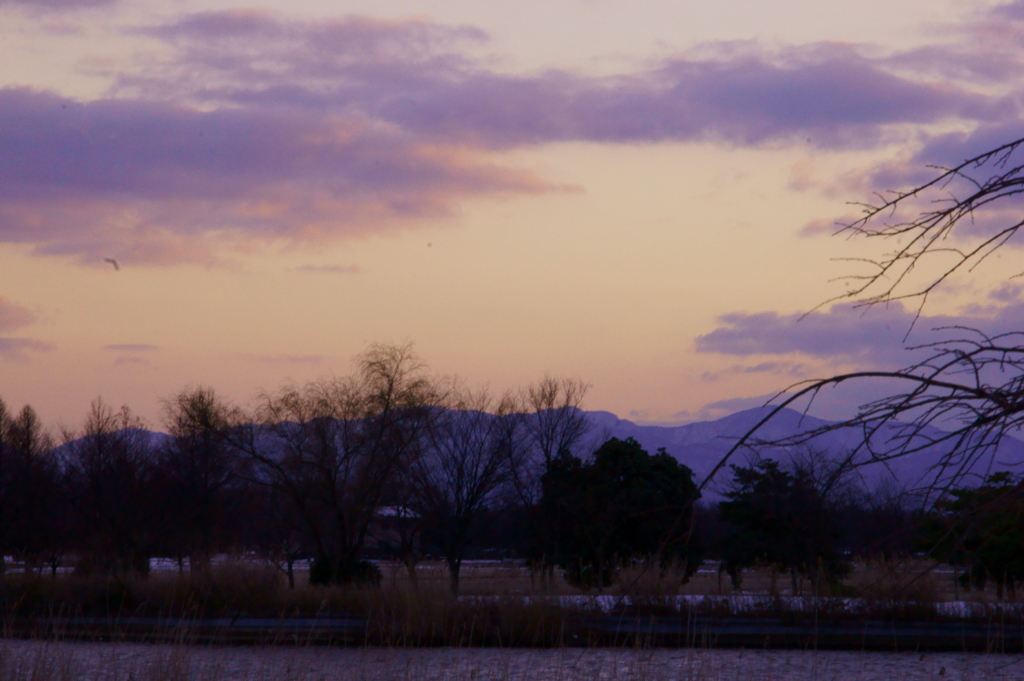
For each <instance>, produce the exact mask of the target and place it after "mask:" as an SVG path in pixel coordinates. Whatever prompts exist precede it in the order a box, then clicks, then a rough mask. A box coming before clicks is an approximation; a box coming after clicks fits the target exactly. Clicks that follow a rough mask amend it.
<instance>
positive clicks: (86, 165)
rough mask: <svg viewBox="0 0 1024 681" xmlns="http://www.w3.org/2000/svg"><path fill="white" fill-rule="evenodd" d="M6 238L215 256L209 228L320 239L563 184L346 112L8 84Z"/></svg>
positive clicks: (2, 135)
mask: <svg viewBox="0 0 1024 681" xmlns="http://www.w3.org/2000/svg"><path fill="white" fill-rule="evenodd" d="M0 158H2V159H3V161H2V162H0V199H2V203H0V241H7V242H22V243H31V244H34V245H35V247H36V250H37V252H40V253H59V254H77V255H80V256H82V257H83V258H85V259H88V260H92V261H96V260H102V258H103V257H107V256H110V255H113V256H114V257H117V258H119V259H124V260H128V259H131V260H133V261H134V262H139V263H146V262H149V263H174V262H182V261H206V262H215V261H216V254H215V253H213V252H211V251H210V250H209V246H208V244H207V243H205V242H206V241H207V240H206V239H205V237H207V236H209V235H211V234H213V233H216V234H217V235H218V236H217V238H218V239H219V241H220V242H222V243H226V244H228V245H230V244H232V243H233V242H237V243H240V244H242V245H246V246H251V239H252V238H253V237H256V238H262V239H264V240H267V241H269V240H271V239H276V238H285V239H290V240H292V241H294V242H300V243H301V242H306V243H308V242H316V241H318V240H322V239H325V238H332V237H337V236H339V235H344V234H351V233H358V232H361V231H367V230H372V229H379V228H380V225H382V224H383V225H387V226H392V227H394V226H396V225H399V224H402V223H405V222H408V221H410V220H414V219H416V218H421V217H425V216H427V217H437V216H443V215H449V214H451V213H452V212H453V211H454V210H455V206H456V205H457V203H458V201H459V200H461V199H463V198H465V197H469V196H496V195H502V194H522V193H536V192H544V191H552V190H557V189H560V187H558V186H556V185H553V184H551V183H547V182H543V181H541V180H540V179H538V178H537V177H536V176H534V175H533V174H532V173H529V172H525V171H517V170H514V169H509V168H504V167H501V166H498V165H495V164H493V163H491V162H489V161H487V160H486V159H484V158H483V157H481V156H480V155H479V154H473V153H472V152H465V151H462V150H459V149H453V148H444V147H438V146H436V145H430V144H427V143H424V142H422V141H419V140H416V139H412V138H410V137H409V136H408V135H404V134H402V133H401V132H395V131H388V130H381V129H380V128H379V126H373V125H370V124H368V123H366V122H364V121H359V120H356V119H353V118H344V117H337V116H335V117H326V116H323V115H304V114H302V113H299V112H281V111H272V110H269V111H268V110H258V109H224V110H217V111H210V112H204V111H197V110H195V109H190V108H187V107H183V106H179V105H175V104H155V103H151V102H143V101H137V100H102V101H95V102H89V103H85V104H80V103H76V102H73V101H70V100H66V99H62V98H60V97H57V96H55V95H50V94H45V93H39V92H33V91H29V90H24V89H13V88H7V89H2V90H0Z"/></svg>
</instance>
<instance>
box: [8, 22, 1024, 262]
mask: <svg viewBox="0 0 1024 681" xmlns="http://www.w3.org/2000/svg"><path fill="white" fill-rule="evenodd" d="M138 32H140V33H145V34H147V35H149V36H151V37H154V38H156V39H158V40H161V41H164V42H165V44H166V45H167V47H168V49H169V53H170V56H169V57H168V58H167V59H166V60H164V61H159V62H147V63H145V65H144V66H141V67H139V68H138V69H137V70H136V71H134V72H131V73H120V74H117V73H114V74H112V75H114V76H115V77H116V78H117V80H118V85H117V87H116V88H115V89H114V91H113V92H112V94H111V96H110V97H109V98H106V99H99V100H92V101H85V102H78V101H74V100H71V99H68V98H63V97H60V96H57V95H55V94H49V93H44V92H38V91H32V90H28V89H23V88H22V89H19V88H6V89H0V242H8V243H10V242H16V243H24V244H30V245H32V246H33V247H34V249H35V252H37V253H40V254H65V255H74V256H77V257H78V258H79V259H80V260H82V261H84V262H93V263H98V262H102V259H103V258H104V257H115V258H118V259H120V260H131V261H132V262H134V263H138V264H146V263H150V264H173V263H179V262H199V263H207V264H218V263H221V262H223V260H224V258H225V257H226V254H227V253H230V252H231V249H233V248H237V249H239V250H249V249H252V248H253V247H258V246H259V245H260V244H271V243H290V244H297V245H303V244H305V245H309V244H316V243H319V242H322V241H325V240H331V239H338V238H342V237H345V236H348V235H352V234H361V233H366V232H370V231H379V230H389V229H390V230H393V229H396V228H400V227H406V226H410V225H414V224H416V223H417V221H420V220H422V219H424V218H439V217H441V218H443V217H447V216H452V215H455V214H456V213H457V211H458V208H459V205H460V204H461V203H462V202H463V201H465V200H467V199H470V198H479V197H502V196H513V195H523V194H536V193H542V192H552V191H565V190H571V189H573V188H572V187H569V186H566V185H563V184H557V183H554V182H551V181H548V180H545V179H542V178H540V177H538V176H537V175H536V174H534V173H532V172H530V171H527V170H521V169H517V168H514V167H510V166H508V165H506V164H503V163H502V162H499V161H498V160H496V157H495V156H493V152H494V151H496V150H499V151H500V150H506V149H510V148H516V147H521V146H526V145H538V144H547V143H552V142H564V141H588V142H605V143H636V142H662V141H675V142H685V141H706V140H712V141H720V142H725V143H729V144H744V145H757V144H767V143H777V142H786V141H790V140H800V142H801V143H804V141H805V140H807V139H810V140H811V141H812V144H817V145H819V146H827V147H864V146H866V145H871V144H874V143H876V142H878V141H880V140H885V139H888V138H887V135H889V134H890V131H892V130H894V129H899V128H901V126H907V125H919V124H925V123H936V122H941V121H946V120H957V121H967V122H972V123H975V124H977V123H982V124H985V125H989V126H996V125H998V124H999V121H1002V120H1005V119H1006V118H1007V117H1012V116H1014V115H1016V114H1015V112H1016V104H1015V103H1014V101H1015V100H1013V99H1012V98H1009V97H1001V96H995V95H989V94H981V93H979V92H975V91H973V90H971V89H969V88H967V87H959V86H957V85H953V84H949V83H936V82H934V81H932V80H928V79H925V78H921V77H918V76H917V75H915V72H914V68H918V67H910V66H907V65H906V64H904V65H901V66H900V67H899V68H898V69H897V68H895V67H893V66H892V64H891V63H890V62H887V61H886V60H885V59H875V58H870V57H868V56H865V55H864V54H862V53H861V52H860V51H858V49H856V48H854V47H850V46H845V45H836V44H815V45H807V46H801V47H792V48H786V49H781V50H767V49H764V48H761V47H759V46H758V45H756V44H729V45H719V46H712V47H713V48H714V49H711V48H708V49H705V50H704V52H703V53H702V54H700V55H697V54H696V53H694V54H693V55H690V56H687V57H677V58H673V59H668V60H664V61H662V62H661V63H660V64H656V65H654V66H653V67H652V68H649V69H647V70H644V71H638V72H635V73H626V74H622V75H620V76H617V77H589V76H585V75H580V74H577V73H571V72H568V71H560V70H551V71H546V72H542V73H536V74H527V75H508V74H504V73H500V72H498V71H495V70H494V69H493V68H492V67H490V66H489V64H488V62H486V61H483V60H478V59H474V58H473V57H472V50H473V49H474V46H476V45H479V44H482V43H485V42H486V40H487V36H486V34H484V33H483V32H482V31H480V30H479V29H476V28H473V27H466V26H442V25H438V24H433V23H430V22H426V21H383V20H375V19H367V18H360V17H350V18H346V19H339V20H320V21H292V20H286V19H282V18H280V17H278V16H277V15H274V14H269V13H264V12H258V11H232V12H204V13H197V14H191V15H186V16H184V17H183V18H181V19H180V20H177V21H173V22H169V23H165V24H162V25H158V26H155V27H148V28H141V29H138ZM920 68H923V67H920ZM875 179H879V178H875Z"/></svg>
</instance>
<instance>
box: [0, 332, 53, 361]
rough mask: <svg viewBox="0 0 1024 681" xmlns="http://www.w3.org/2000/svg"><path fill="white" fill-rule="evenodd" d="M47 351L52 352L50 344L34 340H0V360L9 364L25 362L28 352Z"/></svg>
mask: <svg viewBox="0 0 1024 681" xmlns="http://www.w3.org/2000/svg"><path fill="white" fill-rule="evenodd" d="M49 350H53V345H52V344H51V343H45V342H43V341H40V340H35V339H34V338H0V359H4V360H7V361H11V362H27V361H29V353H30V352H47V351H49Z"/></svg>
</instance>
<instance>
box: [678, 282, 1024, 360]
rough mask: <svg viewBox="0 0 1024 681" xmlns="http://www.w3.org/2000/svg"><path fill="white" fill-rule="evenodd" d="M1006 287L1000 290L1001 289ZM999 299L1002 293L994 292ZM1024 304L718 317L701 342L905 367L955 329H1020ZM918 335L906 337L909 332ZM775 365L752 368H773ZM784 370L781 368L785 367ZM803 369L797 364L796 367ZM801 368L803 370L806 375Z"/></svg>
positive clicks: (748, 351) (730, 350)
mask: <svg viewBox="0 0 1024 681" xmlns="http://www.w3.org/2000/svg"><path fill="white" fill-rule="evenodd" d="M1001 290H1002V289H1000V291H1001ZM995 294H996V296H997V299H998V296H999V295H1002V294H1001V293H999V291H997V292H995ZM1022 316H1024V303H1020V302H1014V303H1011V304H1008V305H1002V306H999V307H995V308H992V309H987V308H986V309H981V308H975V309H969V310H966V311H965V314H962V315H956V316H954V315H930V316H929V315H925V316H921V317H920V318H917V317H916V315H915V313H914V312H913V311H911V310H907V309H905V308H904V307H903V306H902V305H900V304H898V303H894V304H890V305H888V306H885V307H877V308H873V309H870V310H867V311H865V310H862V309H856V308H854V307H852V306H851V305H836V306H834V307H832V309H830V310H829V311H828V312H812V313H810V314H807V315H800V314H791V315H780V314H778V313H775V312H761V313H756V314H746V313H734V314H728V315H723V316H721V317H719V322H720V323H721V324H722V325H721V326H719V327H718V328H717V329H715V330H714V331H712V332H710V333H708V334H705V335H703V336H699V337H698V338H697V339H696V348H697V351H698V352H713V353H719V354H724V355H733V356H739V357H755V356H762V355H793V354H795V355H805V356H808V357H813V358H817V359H821V360H829V361H837V362H843V363H846V364H853V365H857V366H860V367H863V368H884V369H889V368H897V367H901V366H905V365H906V364H907V363H908V361H909V360H912V355H911V354H908V352H907V350H908V348H909V347H912V346H916V345H919V344H923V343H928V342H932V341H935V340H938V339H939V337H940V336H944V337H949V336H950V335H951V334H956V333H957V332H956V331H946V332H941V333H938V334H937V333H934V331H936V330H941V329H952V328H953V327H961V328H964V327H966V328H972V329H979V330H982V331H984V332H986V333H989V334H999V333H1006V332H1010V331H1016V330H1019V325H1020V320H1021V318H1022ZM912 328H913V333H912V334H911V336H910V337H909V338H907V333H908V332H909V331H911V329H912ZM775 364H777V363H775V362H765V363H762V364H759V365H755V367H753V368H754V369H755V370H756V369H757V367H766V369H765V370H771V369H774V368H775V367H774V366H773V365H775ZM780 366H781V365H780ZM794 366H798V365H794ZM804 370H805V369H804V368H803V367H801V368H800V372H801V373H802V372H804Z"/></svg>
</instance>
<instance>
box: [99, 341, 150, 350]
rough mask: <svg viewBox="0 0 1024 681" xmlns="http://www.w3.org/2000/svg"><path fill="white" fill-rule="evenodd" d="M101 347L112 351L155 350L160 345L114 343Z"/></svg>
mask: <svg viewBox="0 0 1024 681" xmlns="http://www.w3.org/2000/svg"><path fill="white" fill-rule="evenodd" d="M103 349H104V350H112V351H114V352H155V351H157V350H159V349H160V346H159V345H148V344H146V343H117V344H114V345H104V346H103Z"/></svg>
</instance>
